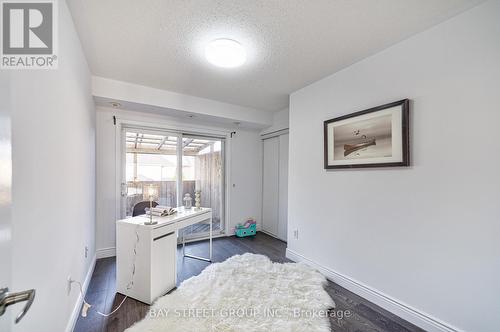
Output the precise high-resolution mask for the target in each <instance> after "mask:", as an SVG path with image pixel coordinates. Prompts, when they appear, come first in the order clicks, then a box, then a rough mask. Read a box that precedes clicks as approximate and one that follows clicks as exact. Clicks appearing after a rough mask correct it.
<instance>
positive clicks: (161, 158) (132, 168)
mask: <svg viewBox="0 0 500 332" xmlns="http://www.w3.org/2000/svg"><path fill="white" fill-rule="evenodd" d="M122 146H123V148H122V158H121V160H122V167H121V169H122V173H123V174H122V182H121V190H120V191H121V196H122V202H121V209H122V212H121V214H122V217H132V216H137V215H142V214H144V207H145V206H147V204H145V203H144V202H146V201H148V196H147V193H148V190H147V189H148V188H149V187H150V186H153V187H155V189H156V190H155V192H156V193H157V196H156V197H155V199H154V201H155V203H157V204H159V205H165V206H170V207H177V206H180V205H183V203H184V202H183V198H184V197H185V195H186V194H189V196H190V197H191V199H192V203H193V207H194V205H195V193H196V192H197V191H198V192H199V193H200V198H201V206H202V207H210V208H212V211H213V230H214V232H215V233H218V232H220V233H222V232H223V231H224V211H225V209H224V207H225V201H224V198H225V175H224V164H225V163H224V160H225V155H224V147H225V141H224V139H223V138H214V137H207V136H198V135H192V134H182V133H173V132H166V131H162V130H149V129H139V128H125V129H123V130H122ZM179 193H180V194H179ZM208 228H209V226H208V224H197V225H194V226H193V227H191V228H190V229H189V230H188V234H186V236H187V238H198V237H204V236H206V235H207V234H208Z"/></svg>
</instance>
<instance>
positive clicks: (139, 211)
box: [132, 201, 158, 217]
mask: <svg viewBox="0 0 500 332" xmlns="http://www.w3.org/2000/svg"><path fill="white" fill-rule="evenodd" d="M157 205H158V203H156V202H153V207H156V206H157ZM148 207H149V201H143V202H139V203H137V204H136V205H134V210H133V211H132V217H135V216H140V215H143V214H146V211H145V210H146V208H148Z"/></svg>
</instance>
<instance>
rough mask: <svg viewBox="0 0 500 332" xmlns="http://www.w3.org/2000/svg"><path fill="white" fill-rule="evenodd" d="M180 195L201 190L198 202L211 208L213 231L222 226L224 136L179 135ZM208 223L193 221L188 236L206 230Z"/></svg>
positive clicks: (197, 234) (218, 229) (220, 229)
mask: <svg viewBox="0 0 500 332" xmlns="http://www.w3.org/2000/svg"><path fill="white" fill-rule="evenodd" d="M182 188H183V197H184V195H185V194H189V195H190V196H191V198H192V202H193V206H194V204H195V200H194V199H195V192H196V191H200V193H201V206H202V207H209V208H211V209H212V222H213V231H214V233H221V232H223V230H224V208H223V207H224V192H225V191H224V140H223V139H214V138H208V137H201V136H187V135H184V136H183V137H182ZM208 230H209V225H208V224H202V223H201V224H197V225H193V226H192V228H191V230H190V231H189V234H186V236H187V237H188V238H190V237H191V238H194V237H202V236H205V235H207V234H208Z"/></svg>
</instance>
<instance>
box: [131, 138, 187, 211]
mask: <svg viewBox="0 0 500 332" xmlns="http://www.w3.org/2000/svg"><path fill="white" fill-rule="evenodd" d="M177 142H178V137H177V136H176V135H172V134H168V133H156V132H148V131H139V130H135V129H134V130H126V131H125V146H126V163H125V174H126V195H124V196H126V197H125V198H126V202H125V216H126V217H131V216H133V215H134V214H135V215H137V214H138V213H139V214H144V211H143V209H142V207H141V208H140V209H136V211H135V212H134V207H135V206H136V205H137V204H138V203H140V202H144V201H148V200H149V197H148V196H147V193H148V190H147V188H148V187H149V186H150V185H152V186H155V187H156V192H158V196H157V197H155V202H156V203H158V204H159V205H166V206H171V207H176V206H177V167H178V162H177ZM139 210H140V211H139Z"/></svg>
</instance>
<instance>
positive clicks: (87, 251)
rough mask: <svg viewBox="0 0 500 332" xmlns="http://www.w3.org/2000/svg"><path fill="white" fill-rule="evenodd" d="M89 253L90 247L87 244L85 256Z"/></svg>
mask: <svg viewBox="0 0 500 332" xmlns="http://www.w3.org/2000/svg"><path fill="white" fill-rule="evenodd" d="M88 255H89V247H87V246H85V258H87V257H88Z"/></svg>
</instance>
